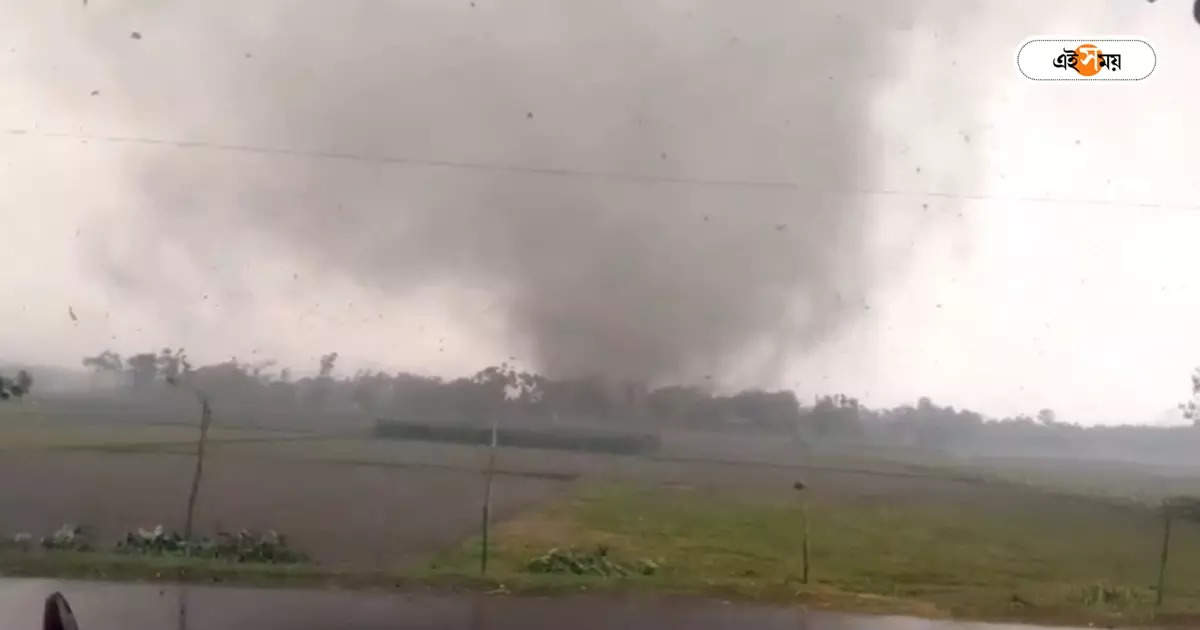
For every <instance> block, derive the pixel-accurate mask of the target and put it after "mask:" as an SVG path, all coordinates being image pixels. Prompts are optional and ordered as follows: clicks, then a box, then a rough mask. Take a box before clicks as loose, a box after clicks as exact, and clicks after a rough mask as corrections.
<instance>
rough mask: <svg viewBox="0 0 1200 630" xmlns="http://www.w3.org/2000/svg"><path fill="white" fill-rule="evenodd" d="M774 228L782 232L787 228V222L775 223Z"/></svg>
mask: <svg viewBox="0 0 1200 630" xmlns="http://www.w3.org/2000/svg"><path fill="white" fill-rule="evenodd" d="M775 229H776V230H777V231H779V232H782V231H784V230H786V229H787V224H786V223H779V224H776V226H775Z"/></svg>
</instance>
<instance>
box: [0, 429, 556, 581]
mask: <svg viewBox="0 0 1200 630" xmlns="http://www.w3.org/2000/svg"><path fill="white" fill-rule="evenodd" d="M193 462H194V460H193V459H192V458H191V457H186V456H180V455H173V454H164V453H107V452H89V451H61V450H55V451H27V452H9V453H6V454H5V455H4V456H3V457H0V478H2V479H5V480H7V481H6V483H4V484H0V532H6V533H11V532H18V531H27V532H32V533H35V535H41V534H44V533H49V532H52V531H53V530H54V529H55V528H57V527H58V526H59V525H61V524H62V523H64V522H72V523H84V524H86V525H88V526H90V527H92V528H94V531H95V535H96V537H97V539H98V540H100V541H104V542H105V543H106V544H109V545H111V544H113V543H114V542H115V541H116V540H117V539H118V538H119V537H120V536H121V535H122V534H123V533H124V532H125V531H128V530H129V529H131V528H133V527H138V526H142V527H152V526H154V525H155V524H158V523H163V524H164V525H166V526H168V527H172V526H174V527H179V526H181V525H182V521H183V513H184V508H185V505H184V503H185V498H186V496H187V491H188V484H189V481H190V475H191V471H192V467H193V465H194V464H193ZM495 484H496V485H495V487H494V491H493V500H494V506H495V508H494V509H495V511H496V514H497V517H498V518H503V517H504V516H505V515H507V514H511V513H512V512H513V511H514V510H517V509H520V508H521V507H523V506H527V505H530V504H532V503H534V502H536V501H538V500H541V499H544V498H546V497H548V496H551V495H553V494H554V493H555V492H556V491H558V490H560V489H563V488H565V486H566V484H565V483H563V482H561V481H554V480H548V479H540V478H530V477H512V476H501V477H497V479H496V481H495ZM482 490H483V482H482V480H481V478H480V476H479V475H478V474H473V473H468V472H460V471H452V470H438V469H424V470H422V469H405V468H391V467H383V466H370V465H346V464H338V463H313V462H303V461H295V462H289V461H284V460H271V461H269V462H255V461H254V460H252V459H249V458H246V457H238V456H222V455H220V454H215V455H214V457H213V458H212V459H211V460H209V461H207V462H206V471H205V479H204V485H203V487H202V491H201V495H200V499H199V502H198V505H197V527H198V529H200V530H201V531H202V532H209V533H211V532H213V531H216V530H218V529H220V528H222V527H225V528H240V527H248V528H256V529H267V528H274V529H278V530H280V531H283V532H285V533H286V534H287V535H288V536H289V537H290V538H291V540H292V542H293V544H294V545H295V546H296V547H297V548H299V549H302V550H304V551H306V552H308V553H309V554H311V555H312V556H313V557H314V559H316V560H317V561H319V562H322V563H324V564H332V565H342V564H349V565H353V566H355V567H358V568H371V569H388V568H398V567H403V566H406V565H409V564H411V563H413V562H417V561H419V560H420V559H422V558H424V557H425V556H427V555H429V554H431V553H432V552H434V551H436V550H438V549H441V548H443V547H445V546H446V545H450V544H453V543H455V542H457V541H458V540H460V539H462V538H463V537H465V536H469V535H472V534H474V533H476V531H477V528H478V526H479V506H480V498H481V496H482Z"/></svg>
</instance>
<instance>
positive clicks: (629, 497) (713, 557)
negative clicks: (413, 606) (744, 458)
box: [431, 484, 1200, 623]
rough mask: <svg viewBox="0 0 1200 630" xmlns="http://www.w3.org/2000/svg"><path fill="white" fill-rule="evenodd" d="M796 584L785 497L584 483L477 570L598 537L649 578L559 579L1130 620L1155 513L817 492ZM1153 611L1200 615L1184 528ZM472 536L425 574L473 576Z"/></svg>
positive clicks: (520, 581) (794, 532)
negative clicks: (644, 563) (805, 580)
mask: <svg viewBox="0 0 1200 630" xmlns="http://www.w3.org/2000/svg"><path fill="white" fill-rule="evenodd" d="M808 514H809V518H810V531H811V534H810V535H811V538H810V544H811V569H810V570H811V574H810V583H809V584H808V585H804V584H802V583H801V581H800V575H801V573H802V571H801V551H800V550H801V548H802V532H803V531H804V527H803V511H802V509H801V507H800V504H799V499H795V500H790V501H789V500H770V499H767V498H766V497H757V498H746V497H745V496H741V495H738V494H734V493H723V492H700V491H696V490H688V489H679V488H646V487H638V486H631V485H625V484H621V485H599V486H590V487H585V488H582V489H581V490H580V491H579V492H578V493H577V494H576V495H575V496H573V497H571V498H570V499H568V500H564V501H559V502H556V503H553V504H550V505H546V506H544V507H542V508H541V509H538V510H534V511H531V512H528V513H526V514H524V515H522V516H520V517H518V518H515V519H512V520H510V521H508V522H505V523H502V524H499V525H498V526H497V527H496V528H495V531H494V533H493V536H492V545H491V549H492V556H491V567H492V569H491V574H492V576H493V577H494V578H495V579H497V580H500V581H502V582H508V583H511V584H514V585H517V586H515V587H514V588H523V586H522V585H526V586H536V587H545V585H546V583H547V582H548V581H552V580H548V576H533V575H530V573H529V571H528V570H527V568H526V567H527V564H528V562H529V560H530V559H531V558H533V557H534V556H536V555H538V554H542V553H544V552H546V551H547V550H548V549H550V548H553V547H558V548H564V547H576V548H580V549H584V550H587V549H591V548H594V547H595V546H596V545H605V546H606V547H607V548H608V550H609V552H608V553H609V555H610V556H611V557H613V558H615V559H617V560H618V561H620V560H624V561H626V562H631V563H634V562H637V561H639V560H641V559H651V560H654V561H655V562H657V563H659V564H660V569H659V570H658V571H657V572H656V574H655V575H653V576H649V577H643V576H636V577H629V578H604V577H594V578H590V579H589V578H579V577H576V576H563V578H562V579H563V581H564V583H565V584H568V585H573V584H577V583H584V584H587V583H589V582H590V585H591V588H631V587H636V588H647V589H653V590H666V591H673V592H694V593H731V594H735V595H740V596H744V597H750V598H753V599H766V600H780V601H804V602H807V603H810V604H815V605H826V606H832V607H845V606H850V607H852V608H863V607H866V608H868V609H872V610H876V611H890V612H909V613H912V612H916V613H918V614H925V615H929V616H942V615H945V616H955V617H964V618H983V619H1021V620H1037V621H1049V622H1070V623H1081V622H1094V623H1142V622H1147V621H1150V620H1151V619H1153V618H1154V617H1155V611H1154V590H1153V584H1154V581H1155V578H1156V575H1157V562H1158V548H1159V547H1158V545H1159V538H1158V533H1159V531H1160V529H1159V528H1160V527H1161V525H1160V522H1159V520H1158V518H1157V515H1156V514H1155V513H1154V512H1152V511H1149V510H1140V509H1133V508H1128V507H1114V506H1111V505H1106V504H1103V503H1098V502H1094V501H1090V500H1077V499H1069V498H1066V499H1064V498H1063V497H1060V496H1055V495H1040V494H1037V495H1030V494H1028V493H1012V494H1011V496H1008V497H1002V496H1000V495H998V494H994V495H992V496H989V497H988V498H986V499H984V500H975V501H969V502H968V503H967V504H959V505H956V504H955V503H952V502H946V503H930V502H925V501H920V502H916V503H912V504H907V505H906V504H898V503H895V502H888V501H875V500H860V499H853V500H838V499H830V498H828V497H823V498H820V499H815V500H812V501H810V502H809V504H808ZM1175 531H1176V533H1175V536H1174V544H1173V547H1172V551H1171V553H1172V559H1171V564H1170V566H1169V572H1168V588H1167V591H1166V592H1167V600H1166V603H1165V605H1164V608H1163V609H1162V610H1161V614H1160V615H1159V620H1160V621H1161V620H1163V619H1166V620H1170V619H1171V618H1176V619H1190V620H1191V621H1192V622H1194V621H1195V620H1196V619H1200V616H1192V615H1200V527H1197V526H1196V525H1194V524H1191V523H1188V524H1178V525H1177V527H1176V529H1175ZM478 562H479V542H478V540H471V541H468V542H466V543H464V544H463V545H462V546H461V547H459V548H458V549H455V550H452V551H450V552H447V553H445V554H443V555H442V556H441V557H439V558H438V559H437V560H436V561H435V566H434V567H432V568H431V570H433V571H435V572H437V571H441V572H451V573H470V572H472V571H477V567H478Z"/></svg>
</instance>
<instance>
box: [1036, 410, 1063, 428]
mask: <svg viewBox="0 0 1200 630" xmlns="http://www.w3.org/2000/svg"><path fill="white" fill-rule="evenodd" d="M1057 419H1058V415H1057V414H1055V413H1054V410H1053V409H1042V410H1040V411H1038V412H1037V420H1038V422H1040V423H1042V424H1044V425H1046V426H1050V425H1052V424H1054V423H1055V421H1056V420H1057Z"/></svg>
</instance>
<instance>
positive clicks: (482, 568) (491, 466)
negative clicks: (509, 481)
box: [479, 420, 496, 575]
mask: <svg viewBox="0 0 1200 630" xmlns="http://www.w3.org/2000/svg"><path fill="white" fill-rule="evenodd" d="M495 469H496V420H492V442H491V445H490V446H489V447H488V463H487V470H486V471H484V477H485V481H484V485H483V536H482V538H483V540H482V547H483V548H482V550H481V552H480V554H479V573H480V574H485V575H486V574H487V565H488V521H489V520H490V519H489V518H488V516H489V515H488V513H489V512H490V511H491V507H492V475H493V473H494V471H495Z"/></svg>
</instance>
